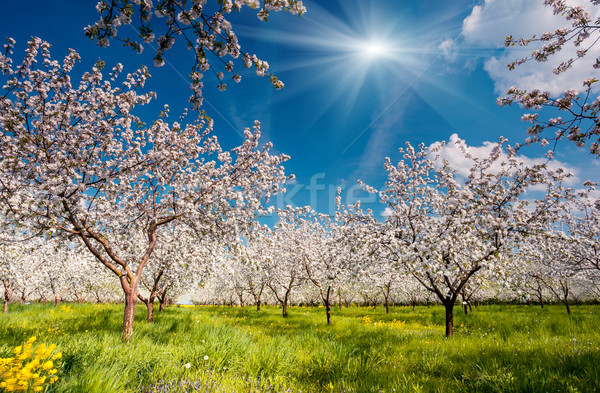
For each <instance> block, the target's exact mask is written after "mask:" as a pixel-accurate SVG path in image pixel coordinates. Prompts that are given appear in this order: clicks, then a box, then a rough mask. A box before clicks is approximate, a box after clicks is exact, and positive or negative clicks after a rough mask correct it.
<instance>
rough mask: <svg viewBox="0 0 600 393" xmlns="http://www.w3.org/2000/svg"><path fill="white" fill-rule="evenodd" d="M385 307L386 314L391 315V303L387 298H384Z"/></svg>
mask: <svg viewBox="0 0 600 393" xmlns="http://www.w3.org/2000/svg"><path fill="white" fill-rule="evenodd" d="M384 305H385V313H386V314H389V313H390V303H389V301H388V297H387V296H385V297H384Z"/></svg>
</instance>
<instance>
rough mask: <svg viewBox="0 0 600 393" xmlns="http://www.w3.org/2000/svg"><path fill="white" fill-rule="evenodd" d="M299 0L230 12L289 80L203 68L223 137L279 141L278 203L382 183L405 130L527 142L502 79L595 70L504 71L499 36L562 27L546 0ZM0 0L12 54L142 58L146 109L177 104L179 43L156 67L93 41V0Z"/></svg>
mask: <svg viewBox="0 0 600 393" xmlns="http://www.w3.org/2000/svg"><path fill="white" fill-rule="evenodd" d="M304 3H305V6H306V7H307V9H308V12H307V13H306V14H305V15H304V16H303V17H300V18H299V17H297V16H293V15H289V14H283V13H281V14H273V15H272V16H271V18H270V21H269V23H264V22H260V21H259V20H258V19H257V18H256V16H255V15H253V14H252V12H251V10H249V9H246V11H245V12H243V13H241V14H239V15H235V16H233V17H232V22H233V25H234V31H236V32H237V34H238V36H239V37H240V43H241V45H242V47H243V49H244V50H245V51H247V52H250V53H256V54H257V55H258V56H259V58H261V59H263V60H267V61H268V62H269V64H270V65H271V71H272V72H274V73H275V74H276V75H277V76H278V77H279V78H280V79H282V80H283V82H284V83H285V88H284V89H282V90H280V91H276V90H274V89H273V88H272V86H271V85H270V84H269V82H268V80H266V79H265V78H258V77H256V76H255V75H253V72H243V73H242V77H243V80H242V83H240V84H235V83H233V81H229V83H228V90H226V91H225V92H219V91H218V90H217V89H216V84H217V82H216V80H215V79H214V77H212V76H210V75H208V74H207V75H206V76H205V89H204V92H205V105H204V109H205V110H206V111H207V112H208V114H209V115H210V116H212V117H213V118H214V120H215V133H216V135H217V136H218V138H219V140H220V141H221V143H222V144H223V145H224V147H226V148H231V147H233V146H236V145H237V144H239V143H240V142H241V140H242V138H241V136H240V135H241V132H242V130H243V129H244V127H248V126H251V125H252V124H253V121H254V120H259V121H260V122H261V123H262V129H263V135H264V137H265V138H266V139H268V140H270V141H272V142H273V144H274V145H275V149H276V151H278V152H283V153H286V154H288V155H290V156H291V160H290V161H289V162H288V163H287V164H286V168H287V170H288V172H289V173H293V174H295V175H296V177H297V179H296V181H295V184H290V185H289V186H288V189H289V190H290V193H289V194H288V196H287V197H286V198H283V199H281V200H280V202H279V203H280V204H287V203H293V204H295V205H299V206H300V205H305V204H309V203H311V204H312V205H313V207H314V208H316V209H317V210H319V211H322V212H328V211H329V209H330V206H331V205H332V203H333V198H334V197H335V188H337V187H338V186H341V187H343V188H344V191H343V194H342V195H343V199H344V202H353V201H354V200H355V199H356V198H357V197H359V196H360V195H362V194H361V192H360V191H359V190H357V187H353V186H355V184H356V181H357V179H361V180H363V181H365V182H366V183H368V184H370V185H372V186H374V187H376V188H377V187H380V186H382V184H383V182H384V181H385V172H384V170H383V167H382V164H383V160H384V157H386V156H390V157H392V158H393V159H394V160H396V161H397V160H398V159H399V156H398V153H397V148H398V147H400V146H403V145H404V143H405V142H406V141H409V142H411V143H412V144H414V145H416V144H419V143H425V144H426V145H430V144H432V143H435V142H438V141H449V140H450V138H451V137H452V135H453V134H457V135H458V137H460V138H461V139H464V140H465V141H466V143H467V144H468V145H469V146H474V147H481V149H483V150H485V146H488V145H489V144H486V142H494V141H496V140H498V138H499V137H500V136H504V137H506V138H508V139H509V141H510V142H512V143H517V142H522V141H523V140H524V139H525V131H526V128H527V124H526V123H523V122H521V121H520V117H521V115H522V114H523V112H524V111H523V110H522V109H520V108H518V107H515V108H501V107H498V106H497V105H496V99H497V97H498V96H499V95H501V94H502V92H503V91H504V90H505V88H506V87H507V86H510V85H511V84H516V83H523V84H525V85H526V84H527V83H530V82H531V81H533V82H531V83H534V84H535V83H537V84H540V85H542V86H548V88H549V89H557V91H560V88H562V87H564V88H565V89H566V88H569V87H576V88H578V87H579V84H580V82H579V81H581V80H583V79H585V78H586V77H588V76H593V75H589V74H587V73H588V70H591V67H588V68H585V67H583V66H582V68H577V69H575V70H572V72H571V73H570V74H569V75H567V76H565V77H564V79H563V80H560V81H558V82H557V81H556V78H554V77H553V75H552V73H551V68H548V67H544V66H539V65H538V66H536V67H533V68H532V67H529V66H528V67H529V68H527V69H525V70H524V71H523V72H521V73H520V74H519V73H514V74H510V73H509V72H508V71H507V70H506V67H505V64H506V63H508V62H510V61H512V60H514V59H515V58H517V57H519V55H523V54H524V53H525V52H521V53H516V52H514V51H511V52H507V51H506V50H505V49H504V48H502V44H503V39H504V37H505V36H506V35H508V34H513V35H515V36H516V37H520V36H527V35H531V34H535V33H538V34H540V33H542V32H543V31H545V30H548V29H549V28H553V27H554V28H556V27H558V26H556V23H557V22H556V19H553V18H555V17H553V16H552V13H551V12H550V10H548V9H546V8H545V7H543V6H542V3H543V1H542V0H479V1H475V0H455V1H451V2H449V1H446V0H422V1H400V0H373V1H364V0H327V1H313V0H305V1H304ZM1 4H2V10H3V12H2V14H1V16H0V36H2V37H4V36H10V37H13V38H15V39H16V40H17V50H16V55H17V56H18V57H21V56H22V53H23V49H24V47H25V43H26V41H27V39H28V38H29V37H30V36H33V35H35V36H39V37H41V38H43V39H45V40H47V41H49V42H50V43H51V44H52V45H53V50H52V53H53V56H54V57H55V58H57V59H60V58H62V57H63V56H64V55H65V54H66V53H67V48H73V49H75V50H77V51H78V52H79V53H80V54H81V55H82V58H83V61H82V64H80V65H79V66H77V67H76V69H75V72H76V73H83V72H84V71H86V70H87V69H88V68H89V67H90V66H91V64H92V63H93V62H95V60H96V59H98V58H102V59H103V60H105V61H106V63H107V65H108V66H109V67H112V66H113V65H114V64H115V63H117V62H121V63H123V64H124V65H125V69H126V70H127V71H134V70H135V68H137V67H138V66H139V65H140V64H147V65H148V66H149V67H150V72H151V74H152V75H153V77H152V78H151V80H150V81H149V83H148V89H149V90H153V91H156V92H157V94H158V99H157V102H156V103H155V105H153V106H150V107H148V108H145V109H144V111H145V115H146V116H148V119H147V120H148V121H151V120H152V117H153V116H155V114H157V113H158V110H159V108H160V107H161V106H162V105H164V104H169V105H170V106H171V108H172V115H173V120H175V118H176V115H178V114H179V113H180V112H181V110H182V109H183V108H184V107H185V105H186V102H187V98H188V96H189V90H188V82H187V80H186V75H188V73H189V70H190V68H191V66H192V63H191V62H192V59H191V58H190V56H189V55H190V52H188V51H186V50H185V49H184V48H183V46H184V45H183V42H181V43H179V45H177V44H176V47H175V48H174V49H173V50H172V51H171V52H167V56H166V59H167V64H166V65H165V66H164V67H162V68H155V67H154V66H153V65H152V57H151V56H152V50H151V48H150V47H149V46H146V48H145V51H144V53H143V54H142V55H135V54H134V53H133V52H131V51H130V50H128V49H124V48H121V47H120V46H119V44H118V42H112V44H111V46H110V47H108V48H100V47H98V46H96V45H95V44H94V43H93V42H92V41H90V40H89V39H87V38H86V37H85V36H84V34H83V28H84V27H85V26H87V25H89V24H92V23H93V22H94V21H95V20H96V19H97V18H98V16H97V14H96V12H95V9H94V4H95V2H94V1H91V0H89V1H75V0H71V1H67V0H52V1H48V0H46V1H38V0H32V1H28V2H16V1H9V0H2V3H1ZM592 57H594V56H592ZM240 65H241V64H240ZM573 83H576V85H575V86H571V85H570V84H573ZM563 90H564V89H563ZM545 150H546V149H542V148H540V147H539V146H535V147H529V148H527V149H524V150H523V154H525V155H527V156H528V157H530V158H534V157H540V156H542V155H543V153H544V152H545ZM448 157H449V159H450V160H452V156H451V155H449V156H448ZM556 157H557V164H564V165H566V166H568V167H569V168H570V169H572V170H573V171H575V172H576V183H574V184H573V186H578V184H579V183H582V182H583V181H584V180H587V179H591V180H594V181H599V180H600V176H598V173H599V169H600V167H599V165H598V164H599V162H598V160H595V159H593V158H591V157H590V155H589V154H588V153H587V152H586V151H582V150H578V149H577V148H576V147H575V146H574V145H572V144H570V143H568V142H563V143H561V144H559V146H558V149H557V151H556ZM365 202H366V207H373V208H375V210H376V211H380V208H379V207H377V205H376V204H371V203H369V202H368V200H365Z"/></svg>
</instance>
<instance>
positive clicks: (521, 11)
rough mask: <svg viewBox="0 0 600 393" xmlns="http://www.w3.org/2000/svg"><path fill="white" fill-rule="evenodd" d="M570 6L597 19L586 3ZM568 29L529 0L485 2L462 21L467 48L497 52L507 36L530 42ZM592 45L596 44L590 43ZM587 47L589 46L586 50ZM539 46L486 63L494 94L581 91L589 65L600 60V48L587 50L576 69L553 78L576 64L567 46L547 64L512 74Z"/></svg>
mask: <svg viewBox="0 0 600 393" xmlns="http://www.w3.org/2000/svg"><path fill="white" fill-rule="evenodd" d="M567 3H568V4H570V5H583V6H587V8H588V9H589V10H590V12H592V17H593V18H597V17H600V9H598V7H595V8H592V7H589V2H585V1H583V0H568V1H567ZM569 25H570V24H569V22H568V21H566V20H565V19H564V17H562V16H560V15H554V14H553V13H552V8H551V7H546V6H544V5H543V2H541V1H532V0H485V1H484V3H483V4H481V5H477V6H475V7H473V9H472V11H471V14H470V15H469V16H467V17H466V18H465V19H464V21H463V27H462V36H463V39H464V41H465V43H466V44H469V45H474V46H478V47H488V48H489V47H491V48H500V47H502V46H503V43H504V39H505V37H506V36H508V35H512V36H513V37H514V38H516V39H518V38H529V37H532V36H533V35H536V36H538V37H539V36H540V35H541V34H542V33H544V32H547V31H554V30H556V29H557V28H560V27H568V26H569ZM591 39H594V38H593V37H592V38H591ZM591 39H590V40H591ZM590 43H591V41H590V42H589V43H588V44H590ZM538 44H539V43H532V44H531V46H527V47H518V46H515V47H511V48H508V49H506V50H505V51H504V52H503V54H502V55H499V56H496V57H491V58H488V59H487V60H486V61H485V63H484V69H485V71H487V73H488V74H489V75H490V77H491V78H492V79H493V80H494V82H495V90H496V92H497V93H498V94H500V95H502V94H505V93H506V91H507V90H508V88H509V87H511V86H517V87H519V88H521V89H526V90H532V89H534V88H537V89H540V90H543V91H549V92H550V93H552V94H553V95H558V94H560V93H561V92H564V91H565V90H567V89H571V88H575V89H581V88H582V85H581V83H582V81H583V80H584V79H585V78H587V77H591V76H592V73H593V71H594V70H593V69H592V64H593V62H594V61H595V58H596V57H598V56H600V46H596V47H594V48H593V49H592V50H590V51H589V52H588V54H587V56H586V57H585V58H583V59H581V60H578V61H576V62H575V64H574V66H573V67H572V68H571V69H570V70H568V71H566V72H564V73H562V74H560V75H555V74H554V73H553V69H554V68H555V67H556V66H557V65H558V64H560V63H561V62H563V61H566V60H568V59H570V58H575V57H576V54H575V51H576V49H575V48H574V47H573V46H572V45H570V44H568V45H567V46H566V47H564V49H563V50H562V51H561V52H559V53H558V54H556V55H553V56H551V57H550V58H549V60H548V61H547V62H545V63H539V62H529V63H526V64H523V65H521V66H519V67H517V68H516V69H515V70H513V71H510V70H509V69H508V68H507V64H509V63H511V62H512V61H515V60H517V59H519V58H522V57H526V56H528V55H529V54H530V53H531V51H532V50H533V49H536V48H537V47H538V46H537V45H538Z"/></svg>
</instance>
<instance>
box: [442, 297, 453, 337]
mask: <svg viewBox="0 0 600 393" xmlns="http://www.w3.org/2000/svg"><path fill="white" fill-rule="evenodd" d="M444 307H445V308H446V337H448V338H450V337H452V336H453V335H454V302H452V301H450V299H448V301H447V302H445V304H444Z"/></svg>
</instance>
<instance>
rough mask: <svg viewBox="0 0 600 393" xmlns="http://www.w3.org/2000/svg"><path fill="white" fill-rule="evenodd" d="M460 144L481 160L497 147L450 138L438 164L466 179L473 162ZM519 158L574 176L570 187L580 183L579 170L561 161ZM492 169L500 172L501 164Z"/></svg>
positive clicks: (438, 145) (519, 157)
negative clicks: (471, 143)
mask: <svg viewBox="0 0 600 393" xmlns="http://www.w3.org/2000/svg"><path fill="white" fill-rule="evenodd" d="M459 144H462V145H464V146H465V147H466V151H467V152H468V153H469V154H470V155H471V156H473V157H475V158H480V159H483V158H486V157H489V155H490V154H491V152H492V150H493V149H494V147H495V146H497V142H489V141H485V142H483V144H482V145H481V146H469V145H467V144H466V142H465V141H464V140H462V139H460V137H459V136H458V134H452V135H451V136H450V140H449V141H448V142H447V143H445V144H444V145H443V146H442V147H441V148H440V150H439V152H438V154H439V156H440V158H441V161H438V163H440V164H441V162H443V161H447V162H448V164H449V165H450V167H451V168H452V169H454V170H456V171H457V175H458V176H459V177H462V178H466V177H467V176H468V175H469V171H470V169H471V167H472V161H471V160H470V159H469V158H467V157H465V154H464V153H463V151H462V149H461V148H460V147H459ZM441 145H442V143H441V142H435V143H433V144H432V145H430V147H429V148H430V149H433V148H439V147H440V146H441ZM517 158H518V159H519V160H520V161H522V162H523V163H524V164H525V165H528V166H533V165H539V164H544V163H546V164H547V166H548V168H549V169H551V170H557V169H559V168H562V169H563V170H565V171H566V172H568V173H571V174H573V176H571V177H570V178H569V179H568V180H567V184H568V185H574V184H578V183H579V182H580V181H579V178H578V176H577V169H576V168H574V167H572V166H570V165H568V164H566V163H563V162H561V161H559V160H556V159H554V160H550V161H548V159H546V158H545V157H537V158H532V157H527V156H525V155H518V156H517ZM491 169H492V170H493V171H494V170H495V171H500V162H497V163H496V168H494V167H492V168H491Z"/></svg>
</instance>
